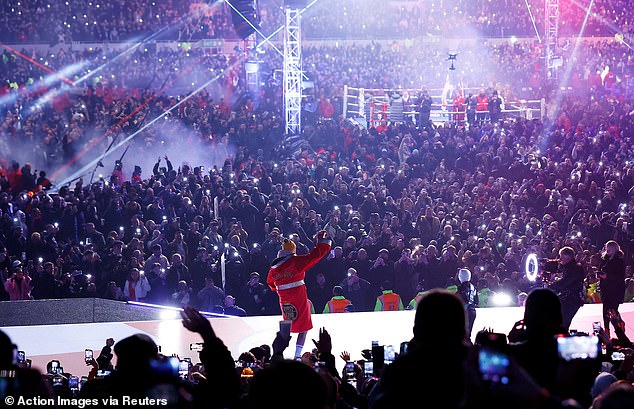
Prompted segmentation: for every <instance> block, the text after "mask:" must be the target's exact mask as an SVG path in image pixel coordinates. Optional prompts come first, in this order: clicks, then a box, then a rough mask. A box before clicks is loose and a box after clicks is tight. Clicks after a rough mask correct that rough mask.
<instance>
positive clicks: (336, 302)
mask: <svg viewBox="0 0 634 409" xmlns="http://www.w3.org/2000/svg"><path fill="white" fill-rule="evenodd" d="M348 305H350V301H349V300H347V299H345V298H344V297H341V296H339V297H332V298H331V299H330V301H328V303H326V307H327V308H324V312H325V313H338V312H346V307H347V306H348Z"/></svg>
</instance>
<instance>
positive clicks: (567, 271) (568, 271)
mask: <svg viewBox="0 0 634 409" xmlns="http://www.w3.org/2000/svg"><path fill="white" fill-rule="evenodd" d="M558 272H560V273H562V274H563V276H562V277H561V279H559V280H557V281H555V282H554V283H553V284H551V285H550V289H551V290H553V291H554V292H555V293H557V296H559V299H560V301H561V313H562V317H563V320H562V326H563V327H564V328H565V329H566V330H568V327H570V323H571V322H572V319H573V317H574V316H575V314H576V313H577V311H578V310H579V308H580V307H581V306H582V305H583V279H584V275H585V274H584V270H583V267H581V265H580V264H579V263H577V260H575V251H574V250H573V249H572V247H567V246H566V247H562V248H561V250H559V265H558Z"/></svg>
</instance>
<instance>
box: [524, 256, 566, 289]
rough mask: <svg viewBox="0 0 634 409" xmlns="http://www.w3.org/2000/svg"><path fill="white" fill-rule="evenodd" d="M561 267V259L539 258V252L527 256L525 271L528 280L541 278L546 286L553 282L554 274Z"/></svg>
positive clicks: (532, 280) (533, 280)
mask: <svg viewBox="0 0 634 409" xmlns="http://www.w3.org/2000/svg"><path fill="white" fill-rule="evenodd" d="M558 269H559V259H549V258H541V259H540V258H538V257H537V254H535V253H531V254H529V255H528V256H526V264H525V265H524V271H525V272H526V278H527V279H528V281H531V282H535V281H537V279H538V278H541V281H542V283H543V284H544V286H545V287H547V286H548V285H550V284H551V283H552V276H553V274H554V273H556V272H557V270H558Z"/></svg>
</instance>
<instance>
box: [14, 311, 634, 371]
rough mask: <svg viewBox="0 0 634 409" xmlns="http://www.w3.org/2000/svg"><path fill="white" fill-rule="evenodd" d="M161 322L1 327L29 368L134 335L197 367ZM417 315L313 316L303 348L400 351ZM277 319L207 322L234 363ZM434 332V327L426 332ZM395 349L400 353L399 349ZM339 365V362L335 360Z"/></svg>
mask: <svg viewBox="0 0 634 409" xmlns="http://www.w3.org/2000/svg"><path fill="white" fill-rule="evenodd" d="M620 311H621V315H622V316H623V319H624V320H625V322H626V325H627V334H628V336H629V337H630V338H631V339H634V303H628V304H623V305H622V306H621V308H620ZM167 314H172V315H171V316H169V315H168V316H166V317H165V319H163V320H160V321H138V322H114V323H113V322H110V323H92V324H66V325H35V326H20V327H4V328H2V329H3V331H5V332H7V333H8V335H9V336H10V337H11V339H12V340H13V342H14V343H15V344H17V345H18V347H19V349H20V350H23V351H25V353H26V356H27V358H29V359H31V360H32V362H33V367H37V368H39V369H40V370H45V368H46V364H47V362H49V361H50V360H52V359H58V360H59V361H60V363H61V366H63V367H64V370H65V371H66V372H70V373H72V374H74V375H78V376H82V375H87V374H88V368H87V367H86V365H85V364H84V349H85V348H90V349H93V350H94V351H95V356H97V355H98V354H99V351H100V350H101V348H102V347H103V345H104V343H105V340H106V338H110V337H112V338H114V339H115V341H119V340H120V339H122V338H125V337H127V336H129V335H132V334H135V333H145V334H147V335H149V336H150V337H152V339H154V340H155V341H156V343H157V344H158V345H160V346H161V348H162V353H163V354H166V355H171V354H178V355H179V356H180V357H181V358H183V357H190V358H192V361H193V362H194V363H195V362H198V354H197V353H196V352H193V351H190V349H189V345H190V343H194V342H200V341H201V340H200V338H199V336H198V335H197V334H193V333H190V332H189V331H187V330H186V329H185V328H184V327H183V326H182V324H181V321H180V319H179V318H178V313H177V312H176V311H169V312H167ZM414 314H415V311H395V312H366V313H361V312H358V313H344V314H317V315H314V316H313V325H314V328H313V330H311V331H310V332H309V334H308V338H307V342H306V346H305V348H304V349H305V350H306V349H311V348H312V347H313V343H312V341H311V339H313V338H314V339H317V337H318V329H319V328H320V327H324V328H326V329H327V330H328V332H329V333H330V334H331V335H332V345H333V353H334V354H335V356H337V357H338V356H339V354H340V353H341V351H348V352H350V356H351V357H352V359H361V350H363V349H366V348H370V346H371V343H372V341H379V344H381V345H394V346H395V348H398V346H399V344H400V343H401V342H402V341H408V340H410V339H411V337H412V327H413V324H414ZM601 314H602V305H601V304H589V305H585V306H583V307H582V308H581V309H580V310H579V312H578V313H577V315H576V316H575V319H574V320H573V322H572V326H571V328H574V329H577V330H579V331H585V332H591V331H592V322H593V321H601V322H602V321H603V320H602V318H601ZM522 316H523V308H517V307H512V308H480V309H478V315H477V319H476V322H475V325H474V328H473V336H474V337H475V334H476V333H477V331H478V330H480V329H482V328H491V329H492V330H493V331H495V332H503V333H508V332H509V331H510V329H511V328H512V326H513V324H514V323H515V322H516V321H518V320H519V319H521V318H522ZM280 319H281V317H280V316H269V317H246V318H235V317H229V318H211V319H210V320H211V323H212V326H213V328H214V330H215V331H216V334H217V335H218V336H219V337H220V338H221V339H222V340H223V341H224V343H225V344H226V345H227V346H228V347H229V349H230V351H231V353H232V354H233V357H234V359H237V357H238V356H239V354H240V353H241V352H244V351H247V350H249V349H250V348H252V347H254V346H258V345H262V344H269V345H270V344H271V343H272V342H273V339H274V337H275V333H276V331H277V329H278V321H279V320H280ZM430 331H433V328H430ZM294 342H295V341H294V339H293V340H292V341H291V346H290V347H289V348H288V349H287V350H286V354H285V355H286V356H287V357H288V358H292V354H293V353H294V351H295V348H294ZM397 350H398V349H397ZM337 366H338V367H341V368H342V367H343V361H342V360H341V359H339V358H337Z"/></svg>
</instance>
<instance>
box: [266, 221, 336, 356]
mask: <svg viewBox="0 0 634 409" xmlns="http://www.w3.org/2000/svg"><path fill="white" fill-rule="evenodd" d="M327 235H328V233H327V232H326V231H325V230H322V231H320V232H318V233H317V236H316V237H317V244H316V245H315V247H314V248H313V249H312V250H311V251H310V253H308V254H302V255H299V256H298V255H296V254H295V250H296V246H295V243H293V241H292V240H289V239H284V241H283V242H282V249H281V250H280V251H279V252H278V253H277V258H276V259H275V260H273V263H272V264H271V268H270V270H269V275H268V277H267V279H266V283H267V284H268V285H269V287H271V290H273V291H276V292H277V295H278V296H279V298H280V307H281V309H282V315H283V317H284V319H285V320H290V321H292V323H291V332H294V333H297V334H298V335H297V344H296V347H295V357H299V356H301V353H302V349H303V347H304V341H305V340H306V333H307V332H308V330H310V329H311V328H313V322H312V320H311V318H310V305H309V303H308V295H307V294H306V284H305V283H304V276H305V275H306V271H308V269H310V268H311V267H312V266H314V265H315V264H317V263H318V262H319V260H321V259H322V258H323V257H324V256H325V255H326V254H328V252H329V251H330V246H331V241H330V239H327V238H326V236H327Z"/></svg>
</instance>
